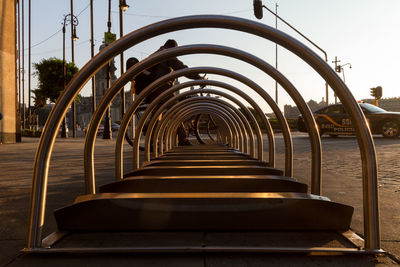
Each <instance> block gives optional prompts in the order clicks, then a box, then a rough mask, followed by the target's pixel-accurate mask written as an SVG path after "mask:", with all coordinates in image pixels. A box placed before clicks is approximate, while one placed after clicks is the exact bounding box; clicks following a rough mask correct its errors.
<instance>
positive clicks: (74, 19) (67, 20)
mask: <svg viewBox="0 0 400 267" xmlns="http://www.w3.org/2000/svg"><path fill="white" fill-rule="evenodd" d="M68 23H71V26H72V35H71V40H72V41H76V40H78V36H77V35H76V26H78V24H79V21H78V18H77V17H75V16H74V15H71V14H68V15H64V20H63V28H62V33H63V83H64V89H65V86H66V76H67V70H66V67H65V26H67V25H68ZM72 105H73V109H74V111H75V106H74V105H75V101H74V102H73V104H72ZM73 127H75V125H73ZM66 130H67V121H66V118H65V117H64V119H63V123H62V131H61V137H62V138H67V137H68V134H67V131H66Z"/></svg>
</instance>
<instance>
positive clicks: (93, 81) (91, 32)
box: [90, 0, 96, 114]
mask: <svg viewBox="0 0 400 267" xmlns="http://www.w3.org/2000/svg"><path fill="white" fill-rule="evenodd" d="M90 56H91V58H93V57H94V27H93V0H90ZM95 79H96V75H93V77H92V114H93V113H94V111H95V110H96V80H95Z"/></svg>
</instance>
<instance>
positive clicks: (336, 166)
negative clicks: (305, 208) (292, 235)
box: [0, 134, 400, 266]
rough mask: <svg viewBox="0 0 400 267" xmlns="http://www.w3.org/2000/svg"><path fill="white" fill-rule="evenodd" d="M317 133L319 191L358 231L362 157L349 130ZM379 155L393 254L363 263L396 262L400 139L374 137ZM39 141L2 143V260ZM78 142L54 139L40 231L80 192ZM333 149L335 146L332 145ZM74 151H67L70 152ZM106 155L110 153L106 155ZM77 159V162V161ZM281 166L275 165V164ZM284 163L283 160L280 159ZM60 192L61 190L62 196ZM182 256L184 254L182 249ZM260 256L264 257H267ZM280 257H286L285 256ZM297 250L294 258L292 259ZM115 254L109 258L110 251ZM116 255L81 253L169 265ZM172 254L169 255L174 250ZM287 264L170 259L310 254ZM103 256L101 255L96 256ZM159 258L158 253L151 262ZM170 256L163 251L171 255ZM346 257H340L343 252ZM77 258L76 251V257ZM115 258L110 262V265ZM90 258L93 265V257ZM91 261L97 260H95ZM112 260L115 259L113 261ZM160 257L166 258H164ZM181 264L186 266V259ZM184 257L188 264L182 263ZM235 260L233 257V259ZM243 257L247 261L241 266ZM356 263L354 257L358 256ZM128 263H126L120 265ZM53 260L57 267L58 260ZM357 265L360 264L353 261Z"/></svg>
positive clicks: (302, 151) (17, 236)
mask: <svg viewBox="0 0 400 267" xmlns="http://www.w3.org/2000/svg"><path fill="white" fill-rule="evenodd" d="M304 139H306V137H305V136H303V135H301V134H300V135H295V138H294V151H295V160H294V170H295V177H296V178H298V179H299V180H300V181H302V182H305V183H308V184H309V182H310V178H309V177H310V164H311V160H310V152H309V151H310V148H309V145H308V143H307V142H304V141H305V140H304ZM338 139H339V141H340V142H339V143H340V144H341V145H338V141H335V139H334V138H323V152H324V156H323V192H324V195H326V196H328V197H330V198H331V199H332V200H334V201H338V202H342V203H346V204H350V205H353V206H354V207H355V209H356V212H355V215H354V220H353V223H352V228H353V229H354V230H355V231H356V232H359V233H362V206H361V205H362V194H361V189H360V188H361V163H360V154H359V152H358V151H357V150H355V149H354V148H356V147H357V143H356V140H355V138H354V137H344V138H338ZM375 142H376V148H377V156H378V161H379V166H378V171H379V176H380V207H381V210H380V212H381V232H382V246H383V248H384V249H386V250H387V251H389V252H390V253H391V254H392V255H391V256H390V257H378V258H376V259H371V258H368V259H364V261H361V263H363V266H396V265H398V264H399V262H400V261H397V262H396V257H397V260H399V259H400V218H399V214H400V202H399V199H400V188H399V185H400V178H398V177H399V174H400V168H399V166H400V165H399V163H400V162H399V161H400V157H398V152H397V151H400V140H398V139H396V140H394V139H389V140H388V139H383V138H375ZM113 143H114V140H111V141H110V140H102V139H97V141H96V152H95V154H96V156H97V157H96V161H95V168H96V173H97V174H101V175H99V176H100V177H99V179H98V180H97V184H98V185H100V184H104V183H107V182H110V181H111V180H112V179H113V178H112V177H113V172H114V168H113V167H110V166H109V162H110V159H112V157H113V154H114V150H113ZM277 144H278V145H277V152H278V155H277V162H278V163H279V162H282V159H283V154H282V147H283V146H282V138H279V136H278V137H277ZM36 146H37V139H35V138H23V142H22V143H19V144H10V145H4V144H3V145H0V159H1V160H0V192H1V195H0V207H1V208H0V222H1V224H0V266H4V265H5V264H6V263H8V262H10V261H12V259H13V257H15V256H16V255H18V254H19V251H18V250H19V249H21V248H22V247H23V245H24V243H25V242H24V240H25V237H26V232H27V225H26V222H27V218H28V212H29V202H30V201H29V199H30V187H31V179H32V167H33V158H34V153H35V150H36ZM128 148H129V147H128V146H127V147H126V148H125V162H124V165H125V168H126V169H128V168H129V166H130V160H131V158H132V156H131V153H130V152H129V151H128ZM82 151H83V141H82V139H75V140H73V139H72V138H71V139H68V140H62V139H57V142H56V145H55V149H54V153H53V158H52V161H51V168H50V175H49V177H50V179H49V191H48V205H47V213H46V221H47V222H48V224H47V225H46V227H45V230H44V235H46V234H48V233H50V232H51V231H52V230H54V229H55V225H54V219H53V216H52V210H54V209H55V208H58V207H60V206H62V205H65V204H69V203H71V202H72V201H73V199H74V198H75V196H78V195H80V194H82V192H83V188H84V183H83V181H82V177H83V156H82V154H83V153H82ZM333 151H334V152H333ZM71 155H73V156H71ZM111 161H112V160H111ZM76 166H79V167H78V168H75V167H76ZM278 167H279V166H278ZM280 167H282V166H280ZM60 192H61V193H62V194H61V195H60ZM184 257H186V256H184ZM265 257H266V258H265ZM285 257H287V256H286V255H285ZM298 257H299V258H298ZM55 258H56V259H55V261H51V259H50V260H48V261H47V260H45V259H44V258H43V256H39V257H38V258H34V259H32V260H31V261H29V260H24V257H22V256H20V257H17V258H14V260H13V261H12V263H11V264H10V266H54V263H55V262H57V263H60V262H61V259H63V256H62V255H61V257H60V258H59V259H57V257H55ZM111 258H113V257H111ZM124 258H125V256H124V257H122V259H121V261H120V262H118V261H108V259H110V257H105V258H102V257H99V258H96V260H94V261H92V260H90V259H91V256H88V259H85V257H83V259H84V261H83V262H84V263H85V264H86V266H100V263H102V265H103V266H107V263H108V264H110V263H111V262H112V263H113V265H115V266H127V265H128V264H127V263H128V262H130V263H131V264H129V265H131V266H132V265H133V264H132V263H136V264H138V265H135V266H151V265H153V264H157V266H172V265H167V263H166V260H168V257H165V255H162V256H159V257H158V256H157V257H147V256H143V257H142V256H140V257H139V258H136V257H134V258H135V259H134V260H133V259H132V257H131V256H127V258H128V262H127V261H126V259H124ZM172 258H173V257H172ZM289 258H291V260H289V261H288V262H287V263H288V264H286V265H280V263H281V262H280V259H282V257H281V256H279V255H278V256H277V255H269V256H266V255H249V256H245V255H242V257H240V256H238V255H214V254H213V255H209V256H207V257H203V256H200V257H199V256H198V255H197V256H193V258H191V257H190V256H188V258H186V262H185V261H180V260H179V259H176V258H175V260H172V261H171V262H175V263H176V264H175V265H173V266H263V265H262V264H263V262H264V263H265V261H268V262H269V263H271V265H270V264H269V266H287V265H290V266H302V265H296V264H299V263H304V260H307V259H308V258H304V257H303V258H302V257H301V256H290V257H289ZM102 259H103V260H102ZM157 259H159V260H158V261H157ZM170 259H171V258H169V260H170ZM341 259H344V258H341ZM81 260H82V258H81ZM346 260H347V263H352V262H353V261H354V262H353V263H354V265H347V266H358V265H355V262H356V261H355V260H356V259H354V258H352V259H346ZM312 261H315V262H310V261H309V260H308V263H309V266H322V265H324V266H345V265H338V263H342V264H345V263H346V261H341V260H338V258H328V257H327V258H323V259H322V261H321V260H320V261H318V259H317V258H315V257H314V258H313V260H312ZM78 262H80V263H82V261H79V257H78V260H76V258H75V259H72V260H71V261H66V262H65V266H67V265H68V266H70V265H72V264H75V265H77V266H79V264H78ZM114 262H115V263H116V264H114ZM92 263H93V264H92ZM96 263H97V264H98V265H96ZM118 263H120V264H119V265H118ZM163 263H165V264H164V265H163ZM185 263H186V265H185ZM187 263H192V264H190V265H187ZM233 263H235V264H233ZM246 263H247V265H246ZM358 263H360V261H359V262H358ZM124 264H126V265H124ZM57 266H62V265H59V264H57ZM359 266H361V265H359Z"/></svg>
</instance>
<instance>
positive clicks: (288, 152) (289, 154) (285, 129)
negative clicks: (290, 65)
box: [88, 51, 293, 177]
mask: <svg viewBox="0 0 400 267" xmlns="http://www.w3.org/2000/svg"><path fill="white" fill-rule="evenodd" d="M228 53H230V54H229V55H230V56H232V52H228ZM218 54H221V53H220V51H219V53H218ZM224 55H227V54H224ZM127 72H129V70H128V71H127ZM193 73H208V74H217V75H223V76H226V77H229V78H232V79H235V80H237V81H240V82H241V83H243V84H245V85H246V86H248V87H250V88H251V89H253V90H254V91H255V92H257V93H258V94H259V95H260V96H261V97H262V98H263V99H264V100H265V101H266V102H267V104H268V105H269V106H270V107H271V109H272V110H273V112H274V113H275V115H276V117H277V119H278V122H279V123H280V125H281V128H282V133H283V137H284V143H285V175H286V176H290V177H291V176H293V167H292V166H293V144H292V139H291V135H290V130H289V126H288V123H287V121H286V118H285V117H284V116H283V114H282V112H281V111H280V109H279V107H278V105H277V104H276V103H275V101H274V100H273V99H272V97H271V96H270V95H269V94H268V93H267V92H265V91H264V89H262V88H261V87H260V86H259V85H257V84H256V83H255V82H253V81H252V80H250V79H248V78H247V77H245V76H243V75H241V74H239V73H236V72H233V71H230V70H226V69H221V68H216V67H194V68H187V69H183V70H178V71H174V72H172V73H170V74H168V75H166V76H164V77H162V78H160V80H158V81H156V82H158V83H159V84H162V83H163V82H165V81H169V80H173V79H176V78H179V77H181V76H185V75H188V74H193ZM156 82H155V83H156ZM116 83H117V82H116ZM116 83H115V84H116ZM155 83H153V84H151V85H149V87H152V89H150V90H154V89H155V88H156V86H157V85H156V84H155ZM243 95H245V94H244V93H243V94H242V97H243ZM138 105H139V104H138ZM127 113H129V108H128V111H127ZM260 115H261V118H263V120H264V118H265V117H264V114H263V113H262V114H260ZM264 123H265V121H264ZM268 124H269V122H268V123H267V125H266V127H267V131H269V132H270V133H271V134H269V133H268V132H267V135H268V137H269V138H271V137H270V135H272V129H271V130H269V129H270V126H268ZM122 125H123V123H121V126H122ZM121 128H123V127H121ZM121 128H120V129H121ZM96 129H97V128H96ZM121 142H122V139H118V137H117V142H116V146H117V147H118V148H116V151H117V150H118V149H119V147H122V143H121ZM269 145H270V146H272V145H273V142H272V140H271V139H270V140H269ZM116 154H118V152H116ZM272 157H273V151H271V150H270V152H269V162H270V163H274V160H273V159H272ZM88 162H92V160H88Z"/></svg>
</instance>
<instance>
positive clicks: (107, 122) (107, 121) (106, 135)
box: [103, 0, 112, 139]
mask: <svg viewBox="0 0 400 267" xmlns="http://www.w3.org/2000/svg"><path fill="white" fill-rule="evenodd" d="M107 33H109V34H110V35H111V0H108V20H107ZM106 36H107V34H106V35H105V38H104V39H105V40H104V43H105V45H106V46H107V44H108V43H107V40H106ZM110 70H111V65H110V62H108V63H107V65H106V88H107V89H109V88H110V87H111V73H110ZM103 95H104V93H103ZM103 139H112V134H111V114H110V105H108V107H107V110H106V114H105V117H104V131H103Z"/></svg>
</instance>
